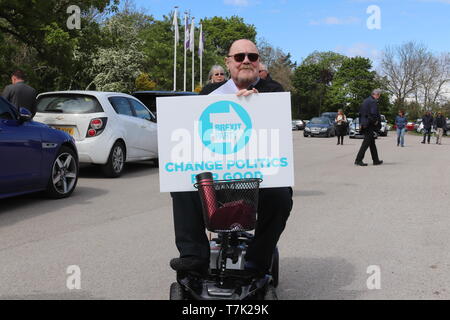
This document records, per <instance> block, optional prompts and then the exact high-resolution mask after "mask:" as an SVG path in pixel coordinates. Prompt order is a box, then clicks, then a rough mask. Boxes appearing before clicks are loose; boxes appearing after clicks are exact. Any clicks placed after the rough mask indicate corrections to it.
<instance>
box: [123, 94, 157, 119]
mask: <svg viewBox="0 0 450 320" xmlns="http://www.w3.org/2000/svg"><path fill="white" fill-rule="evenodd" d="M128 101H129V102H130V103H131V105H132V106H133V108H134V111H135V112H136V117H138V118H140V119H144V120H148V121H152V120H153V117H152V115H151V114H150V112H149V111H148V110H147V108H146V107H144V106H143V105H142V104H141V103H140V102H139V101H136V100H134V99H128Z"/></svg>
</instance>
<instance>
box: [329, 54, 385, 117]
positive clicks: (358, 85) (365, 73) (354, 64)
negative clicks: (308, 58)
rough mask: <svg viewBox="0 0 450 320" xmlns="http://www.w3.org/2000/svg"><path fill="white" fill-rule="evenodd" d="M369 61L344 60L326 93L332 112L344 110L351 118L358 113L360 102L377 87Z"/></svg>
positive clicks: (356, 58) (361, 59)
mask: <svg viewBox="0 0 450 320" xmlns="http://www.w3.org/2000/svg"><path fill="white" fill-rule="evenodd" d="M371 69H372V62H371V61H370V59H367V58H362V57H355V58H346V59H345V60H344V61H343V62H342V65H341V66H340V68H339V70H337V72H336V73H335V75H334V79H333V84H332V86H331V88H330V90H329V91H328V93H327V94H328V99H329V101H330V107H331V108H332V109H333V110H337V109H344V112H345V113H346V114H350V115H352V116H353V117H354V116H355V115H356V114H357V113H358V112H359V108H360V106H361V102H362V101H363V100H364V99H365V98H367V97H368V96H369V95H370V94H371V92H372V90H373V89H375V87H376V86H377V83H376V80H375V79H376V73H375V71H371Z"/></svg>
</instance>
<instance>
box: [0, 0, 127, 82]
mask: <svg viewBox="0 0 450 320" xmlns="http://www.w3.org/2000/svg"><path fill="white" fill-rule="evenodd" d="M118 2H119V1H118V0H83V1H72V0H46V1H35V0H2V1H0V32H1V33H2V34H3V35H9V36H11V37H12V39H14V40H12V39H11V38H7V39H9V41H10V43H15V42H16V43H18V44H19V45H18V46H15V48H16V50H18V51H17V52H20V51H19V50H23V47H25V50H23V52H26V54H27V57H26V58H24V59H22V61H18V62H20V63H21V64H20V65H11V66H10V68H14V67H20V68H22V69H25V70H27V69H28V71H29V72H28V73H29V78H30V79H31V80H32V81H31V83H32V85H33V86H35V87H36V88H37V89H38V90H42V91H43V90H48V89H63V88H66V87H67V86H70V83H71V81H72V80H71V76H72V75H74V74H77V68H78V67H79V65H78V64H76V63H74V57H75V53H76V50H77V48H78V46H79V43H80V41H81V38H80V35H81V34H82V31H80V30H69V29H68V28H67V19H68V18H69V14H68V13H67V8H68V7H69V6H71V5H77V6H78V7H79V8H80V9H81V13H82V17H83V18H82V25H81V27H82V30H83V28H85V27H86V26H88V25H89V24H90V23H94V22H92V21H88V20H87V19H86V16H87V15H88V14H89V13H91V12H92V10H97V11H99V12H105V11H109V12H112V11H114V10H115V8H116V7H117V4H118ZM25 61H28V62H29V63H30V64H29V65H23V63H24V62H25ZM75 61H76V60H75Z"/></svg>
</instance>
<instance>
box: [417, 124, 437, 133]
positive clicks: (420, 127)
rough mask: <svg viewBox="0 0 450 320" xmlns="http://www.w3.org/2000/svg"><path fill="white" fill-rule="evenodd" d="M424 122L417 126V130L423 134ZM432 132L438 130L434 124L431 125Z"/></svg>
mask: <svg viewBox="0 0 450 320" xmlns="http://www.w3.org/2000/svg"><path fill="white" fill-rule="evenodd" d="M423 130H424V129H423V123H422V122H421V123H420V125H419V127H418V128H417V130H416V131H417V132H418V133H420V134H422V133H423ZM431 133H436V130H435V129H434V126H432V127H431Z"/></svg>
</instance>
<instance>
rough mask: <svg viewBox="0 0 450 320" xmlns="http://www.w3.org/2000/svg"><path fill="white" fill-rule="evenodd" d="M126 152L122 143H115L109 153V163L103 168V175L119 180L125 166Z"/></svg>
mask: <svg viewBox="0 0 450 320" xmlns="http://www.w3.org/2000/svg"><path fill="white" fill-rule="evenodd" d="M125 159H126V151H125V146H124V144H123V143H122V142H120V141H117V142H116V143H114V145H113V147H112V148H111V152H110V153H109V157H108V162H107V163H106V164H105V165H103V166H102V170H103V173H104V174H105V176H106V177H108V178H118V177H120V176H121V175H122V172H123V168H124V166H125Z"/></svg>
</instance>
